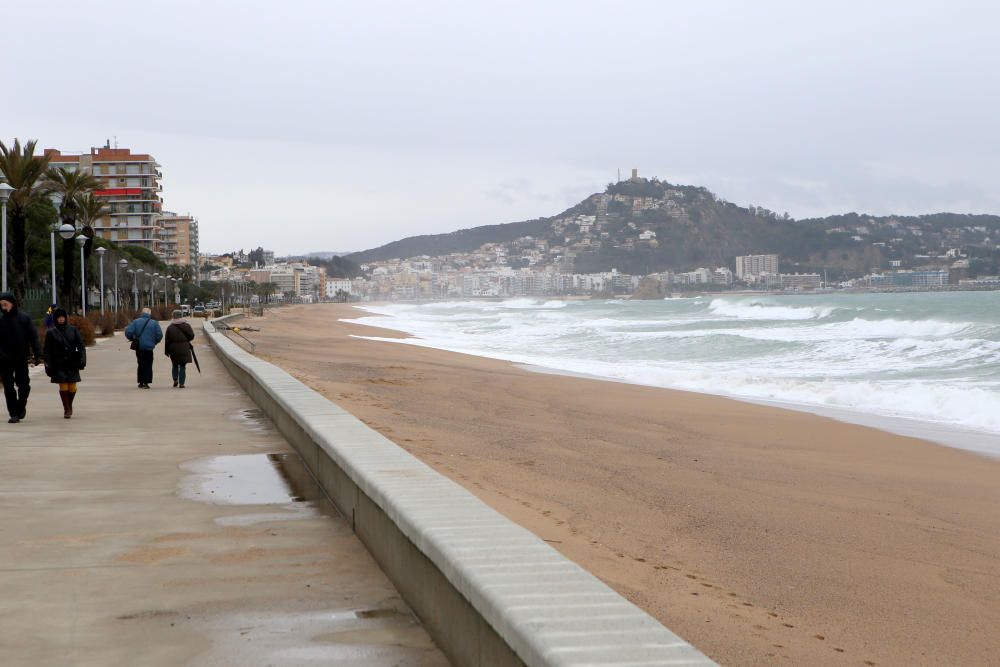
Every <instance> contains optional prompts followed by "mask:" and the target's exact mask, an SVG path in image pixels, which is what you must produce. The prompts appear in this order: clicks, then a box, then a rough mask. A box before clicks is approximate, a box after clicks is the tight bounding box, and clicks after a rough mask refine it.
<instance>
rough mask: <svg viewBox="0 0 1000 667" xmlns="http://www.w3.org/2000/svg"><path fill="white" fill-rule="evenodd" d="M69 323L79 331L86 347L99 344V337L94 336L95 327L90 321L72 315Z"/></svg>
mask: <svg viewBox="0 0 1000 667" xmlns="http://www.w3.org/2000/svg"><path fill="white" fill-rule="evenodd" d="M69 323H70V324H72V325H73V326H74V327H76V328H77V329H78V330H79V332H80V337H81V338H83V344H84V345H86V346H87V347H90V346H91V345H93V344H94V343H95V342H97V336H96V335H95V334H94V325H93V324H92V323H91V321H90V320H88V319H86V318H84V317H80V316H79V315H70V316H69Z"/></svg>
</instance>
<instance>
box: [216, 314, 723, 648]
mask: <svg viewBox="0 0 1000 667" xmlns="http://www.w3.org/2000/svg"><path fill="white" fill-rule="evenodd" d="M216 321H218V320H216ZM205 331H206V332H207V334H208V336H209V338H210V339H211V341H212V345H213V348H214V349H215V351H216V352H217V354H218V355H219V357H220V359H221V360H222V362H223V364H224V365H225V367H226V368H227V369H228V370H229V372H230V373H231V374H232V375H233V377H234V378H236V380H237V382H239V384H240V385H241V386H242V387H243V388H244V389H245V390H246V392H247V393H248V394H249V395H250V397H251V398H252V399H253V400H254V401H255V402H256V403H257V405H259V406H260V408H261V409H262V410H263V411H264V413H265V414H267V416H268V417H269V418H270V419H271V420H272V421H273V422H274V424H275V426H276V427H277V428H278V430H279V431H280V432H281V433H282V435H284V436H285V438H286V439H287V440H288V441H289V442H290V443H291V444H292V446H293V447H295V448H296V449H297V450H298V452H299V454H300V456H301V457H302V459H303V460H304V462H305V463H306V465H307V466H308V467H309V469H310V471H311V472H312V474H313V475H314V476H315V477H316V479H317V480H318V482H319V483H320V485H321V486H322V487H323V488H324V489H325V491H326V493H327V494H328V495H329V497H330V499H331V500H332V501H333V503H334V504H335V505H336V506H337V509H338V510H339V511H340V512H341V513H342V514H343V515H344V517H346V518H347V520H348V521H349V522H350V524H351V525H352V527H353V528H354V531H355V532H356V533H357V535H358V536H359V537H360V539H361V540H362V542H363V543H364V544H365V546H366V547H367V548H368V550H369V551H370V552H371V554H372V556H373V557H374V558H375V560H376V561H377V562H378V563H379V565H380V566H381V567H382V569H383V570H384V571H385V573H386V574H387V575H388V577H389V579H390V580H391V581H392V582H393V583H394V584H395V585H396V587H397V588H398V590H399V592H400V593H401V594H402V596H403V597H404V599H405V600H406V601H407V603H408V604H409V605H410V606H411V607H412V608H413V609H414V610H415V612H416V613H417V615H418V616H419V617H420V619H421V620H422V621H423V623H424V625H425V627H426V628H427V630H428V632H430V634H431V636H432V637H433V638H434V640H435V642H436V643H437V644H438V646H439V647H440V648H441V649H442V650H443V651H444V653H445V654H446V655H447V656H448V657H449V659H450V660H451V661H452V662H453V663H454V664H456V665H462V666H465V665H469V666H482V667H488V666H490V667H492V666H505V665H528V666H529V667H542V666H570V665H576V666H581V667H582V666H584V665H609V666H611V665H620V666H623V667H624V666H625V665H629V666H634V667H640V666H643V667H644V666H647V665H648V666H650V667H651V666H653V665H711V664H714V663H713V662H712V661H711V660H709V659H708V658H707V657H705V656H704V655H702V654H701V653H700V652H698V651H697V650H696V649H695V648H693V647H692V646H691V645H690V644H688V643H686V642H685V641H684V640H683V639H681V638H679V637H678V636H677V635H675V634H674V633H672V632H670V631H669V630H668V629H667V628H665V627H664V626H663V625H661V624H660V623H659V622H658V621H656V620H655V619H653V618H652V617H651V616H649V615H648V614H646V613H645V612H644V611H642V610H641V609H639V608H638V607H636V606H635V605H633V604H632V603H630V602H628V601H627V600H625V599H624V598H622V597H621V596H620V595H619V594H618V593H616V592H615V591H613V590H612V589H610V588H609V587H608V586H606V585H605V584H603V583H602V582H601V581H599V580H598V579H597V578H596V577H594V576H593V575H591V574H590V573H588V572H586V571H585V570H583V569H582V568H580V567H579V566H578V565H576V564H575V563H573V562H571V561H569V560H568V559H566V558H565V557H563V556H562V555H561V554H560V553H558V552H557V551H556V550H555V549H553V548H552V547H550V546H549V545H547V544H546V543H545V542H543V541H542V540H540V539H539V538H538V537H536V536H535V535H533V534H532V533H530V532H529V531H527V530H525V529H524V528H522V527H520V526H518V525H517V524H515V523H513V522H511V521H510V520H509V519H507V518H505V517H504V516H502V515H500V514H499V513H498V512H496V511H495V510H493V509H492V508H490V507H489V506H487V505H486V504H484V503H483V502H482V501H480V500H479V499H478V498H476V497H475V496H474V495H472V494H471V493H469V492H468V491H466V490H465V489H464V488H462V487H461V486H460V485H458V484H456V483H454V482H452V481H451V480H449V479H447V478H445V477H443V476H442V475H440V474H439V473H437V472H435V471H434V470H433V469H431V468H430V467H429V466H427V465H425V464H424V463H422V462H421V461H419V460H418V459H416V458H415V457H413V456H411V455H410V454H409V453H407V452H406V451H404V450H403V449H401V448H400V447H398V446H396V445H395V444H394V443H393V442H391V441H390V440H388V439H386V438H385V437H383V436H382V435H381V434H379V433H377V432H376V431H374V430H372V429H370V428H368V427H367V426H366V425H365V424H363V423H362V422H361V421H360V420H358V419H357V418H355V417H354V416H353V415H351V414H349V413H348V412H346V411H345V410H343V409H342V408H340V407H339V406H337V405H336V404H334V403H332V402H331V401H329V400H327V399H326V398H324V397H323V396H321V395H320V394H318V393H317V392H315V391H313V390H312V389H309V388H308V387H306V386H305V385H304V384H302V383H301V382H299V381H298V380H296V379H295V378H293V377H292V376H290V375H289V374H288V373H286V372H285V371H283V370H281V369H280V368H277V367H276V366H274V365H272V364H269V363H267V362H265V361H263V360H260V359H257V358H256V357H254V356H253V355H251V354H249V353H247V352H246V351H244V350H243V349H242V348H240V347H239V346H238V345H237V344H236V343H234V342H233V341H231V340H230V339H229V338H228V337H226V336H225V335H224V334H222V333H220V332H219V331H216V329H215V327H213V326H212V324H211V323H207V322H206V324H205Z"/></svg>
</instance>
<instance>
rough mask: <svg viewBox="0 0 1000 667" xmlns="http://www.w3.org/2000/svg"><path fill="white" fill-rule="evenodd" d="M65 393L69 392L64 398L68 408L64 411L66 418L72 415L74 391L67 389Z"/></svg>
mask: <svg viewBox="0 0 1000 667" xmlns="http://www.w3.org/2000/svg"><path fill="white" fill-rule="evenodd" d="M66 393H67V394H69V396H68V398H67V400H66V402H67V403H68V404H69V410H68V411H67V412H66V419H69V418H70V417H72V416H73V401H74V400H75V399H76V392H75V391H67V392H66Z"/></svg>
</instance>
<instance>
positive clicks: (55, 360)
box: [44, 307, 87, 419]
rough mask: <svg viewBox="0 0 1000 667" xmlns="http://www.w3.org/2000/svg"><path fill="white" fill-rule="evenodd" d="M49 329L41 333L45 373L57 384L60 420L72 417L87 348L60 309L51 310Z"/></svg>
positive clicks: (77, 331)
mask: <svg viewBox="0 0 1000 667" xmlns="http://www.w3.org/2000/svg"><path fill="white" fill-rule="evenodd" d="M52 322H53V324H52V328H50V329H49V330H48V331H47V332H46V333H45V348H44V350H45V374H46V375H48V376H49V379H50V381H51V382H52V383H53V384H57V385H59V399H60V400H61V401H62V406H63V418H65V419H69V418H70V417H72V416H73V399H75V398H76V383H77V382H79V381H80V371H82V370H83V369H84V368H86V367H87V348H86V347H84V344H83V336H81V335H80V332H79V330H77V328H76V327H74V326H73V325H71V324H70V323H69V316H68V315H67V314H66V311H65V310H63V309H62V308H58V307H57V308H55V309H53V311H52Z"/></svg>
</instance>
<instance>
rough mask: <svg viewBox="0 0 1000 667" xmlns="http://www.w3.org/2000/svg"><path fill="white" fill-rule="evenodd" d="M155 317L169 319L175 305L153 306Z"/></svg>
mask: <svg viewBox="0 0 1000 667" xmlns="http://www.w3.org/2000/svg"><path fill="white" fill-rule="evenodd" d="M152 311H153V319H156V320H159V321H161V322H162V321H164V320H169V319H170V315H171V314H172V313H173V312H174V307H173V306H171V305H163V304H157V305H155V306H153V308H152Z"/></svg>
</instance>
